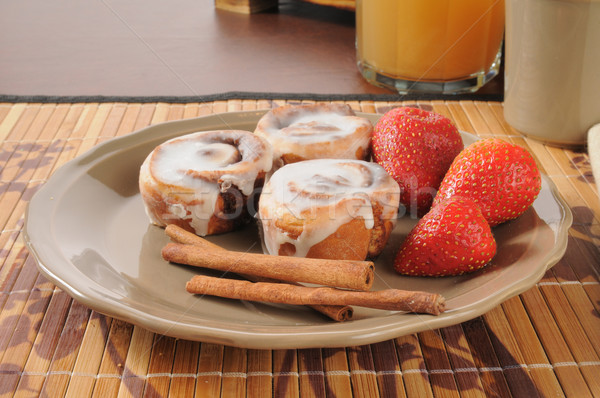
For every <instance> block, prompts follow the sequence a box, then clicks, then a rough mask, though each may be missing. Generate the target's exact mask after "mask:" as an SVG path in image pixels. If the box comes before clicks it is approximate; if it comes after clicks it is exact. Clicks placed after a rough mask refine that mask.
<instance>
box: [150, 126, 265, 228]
mask: <svg viewBox="0 0 600 398" xmlns="http://www.w3.org/2000/svg"><path fill="white" fill-rule="evenodd" d="M272 153H273V152H272V148H271V146H270V144H269V143H268V142H267V141H265V140H264V139H262V138H261V137H258V136H255V135H254V134H252V133H251V132H248V131H241V130H219V131H205V132H197V133H192V134H188V135H184V136H181V137H177V138H173V139H171V140H169V141H166V142H164V143H163V144H161V145H159V146H157V147H156V148H155V149H154V150H153V151H152V152H151V153H150V154H149V155H148V156H147V157H146V159H145V161H144V163H143V164H142V166H141V168H140V176H139V188H140V193H141V195H142V199H143V201H144V205H145V209H146V213H147V214H148V217H149V218H150V221H151V222H152V223H153V224H156V225H159V226H166V225H167V224H176V225H178V226H180V227H182V228H184V229H186V230H188V231H190V232H194V233H195V234H197V235H200V236H206V235H212V234H218V233H223V232H228V231H232V230H234V229H236V228H238V227H239V226H241V225H243V224H245V223H247V222H248V221H249V220H250V219H251V216H252V214H249V212H248V207H249V206H248V205H249V204H252V203H253V201H254V200H255V196H257V195H258V190H257V189H258V188H262V185H263V183H264V179H265V175H266V173H267V172H268V171H270V169H271V167H272V156H273V155H272Z"/></svg>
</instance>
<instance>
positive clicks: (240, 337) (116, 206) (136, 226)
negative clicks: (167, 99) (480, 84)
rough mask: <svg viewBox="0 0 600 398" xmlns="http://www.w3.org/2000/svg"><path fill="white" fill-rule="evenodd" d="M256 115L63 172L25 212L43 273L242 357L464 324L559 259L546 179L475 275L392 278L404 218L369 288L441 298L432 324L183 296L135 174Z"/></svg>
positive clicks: (112, 150)
mask: <svg viewBox="0 0 600 398" xmlns="http://www.w3.org/2000/svg"><path fill="white" fill-rule="evenodd" d="M262 114H263V112H260V111H257V112H238V113H227V114H221V115H211V116H208V117H202V118H197V119H190V120H183V121H177V122H169V123H164V124H160V125H155V126H151V127H148V128H145V129H143V130H140V131H138V132H135V133H132V134H130V135H128V136H125V137H121V138H116V139H114V140H111V141H108V142H105V143H103V144H101V145H99V146H97V147H96V148H94V149H92V150H91V151H90V152H88V153H86V154H84V155H83V156H81V157H79V158H77V159H75V160H73V161H71V162H69V163H68V164H66V165H65V166H63V167H62V168H61V169H60V170H58V171H57V172H56V173H55V174H54V175H53V176H52V177H51V178H50V180H49V181H48V182H47V183H46V184H45V185H44V186H43V187H42V188H41V189H40V190H39V191H38V192H37V194H36V195H35V197H34V198H33V199H32V200H31V202H30V204H29V207H28V211H27V218H26V225H25V235H26V240H27V244H28V246H29V248H30V250H31V252H32V253H33V254H34V255H35V257H36V258H37V260H38V263H39V268H40V270H41V272H42V273H43V274H44V275H45V276H46V277H47V278H49V279H50V280H51V281H52V282H53V283H55V284H56V285H57V286H59V287H60V288H61V289H63V290H65V291H66V292H67V293H69V294H70V295H71V296H73V297H74V298H75V299H76V300H78V301H80V302H83V303H84V304H86V305H87V306H89V307H90V308H92V309H94V310H97V311H99V312H101V313H104V314H106V315H109V316H113V317H116V318H120V319H123V320H126V321H129V322H131V323H134V324H137V325H141V326H143V327H145V328H147V329H150V330H152V331H154V332H157V333H161V334H165V335H169V336H174V337H179V338H184V339H190V340H199V341H205V342H213V343H220V344H226V345H232V346H240V347H247V348H265V349H279V348H305V347H335V346H351V345H361V344H368V343H373V342H378V341H383V340H387V339H390V338H394V337H398V336H401V335H405V334H409V333H414V332H418V331H422V330H425V329H435V328H439V327H443V326H448V325H452V324H456V323H459V322H462V321H465V320H468V319H472V318H474V317H476V316H479V315H481V314H483V313H485V312H486V311H488V310H490V309H491V308H493V307H494V306H496V305H498V304H500V303H501V302H502V301H504V300H506V299H508V298H509V297H512V296H514V295H517V294H519V293H521V292H523V291H525V290H526V289H528V288H529V287H531V286H533V285H534V284H535V283H536V282H537V281H538V280H540V278H541V277H542V276H543V274H544V272H545V271H546V270H547V269H548V268H549V267H551V266H552V265H554V264H555V263H556V262H557V261H558V260H559V259H560V258H561V257H562V255H563V254H564V252H565V249H566V245H567V230H568V228H569V226H570V225H571V220H572V215H571V213H570V211H569V209H568V207H567V205H566V204H565V202H564V201H563V200H562V199H561V197H560V195H559V194H558V192H557V190H556V188H555V186H554V185H553V184H552V182H551V181H549V179H548V178H546V177H544V178H543V185H542V192H541V194H540V196H539V198H538V199H537V200H536V202H535V204H534V206H533V208H531V209H529V210H528V211H527V212H526V213H525V214H524V215H522V216H521V217H520V218H519V219H517V220H514V221H512V222H509V223H507V224H505V225H501V226H499V227H497V228H495V231H494V233H495V236H496V238H497V241H498V254H497V255H496V257H495V258H494V260H493V263H492V264H491V265H489V266H488V267H487V268H485V269H484V270H482V271H480V272H476V273H474V274H470V275H467V276H460V277H452V278H441V279H430V278H407V277H402V276H399V275H396V274H395V273H394V272H393V270H392V269H391V263H392V259H393V255H394V252H395V251H396V249H397V247H398V245H399V243H400V242H401V240H402V237H403V236H404V235H405V234H406V233H407V232H408V231H409V230H410V228H411V227H412V226H413V225H414V223H415V221H414V220H413V219H411V218H410V217H408V216H407V217H404V218H402V219H401V220H400V222H399V225H398V227H397V228H396V230H395V232H394V236H393V237H392V239H391V243H390V244H389V245H388V247H387V249H386V251H385V252H384V253H383V255H382V256H381V257H380V258H379V259H378V260H377V262H376V270H377V271H376V273H377V280H376V282H375V285H374V289H382V288H389V287H393V288H400V289H413V290H427V291H433V292H438V293H441V294H443V295H444V296H445V297H446V299H447V307H448V310H447V311H446V312H445V313H444V314H442V315H440V316H430V315H416V314H407V313H399V312H390V311H383V310H369V309H364V308H355V313H354V320H352V321H350V322H345V323H335V322H333V321H330V320H329V319H327V318H324V317H323V316H322V315H320V314H318V313H315V312H313V311H312V310H310V309H307V308H305V307H301V306H285V305H270V304H264V303H255V302H243V301H237V300H227V299H221V298H216V297H198V296H193V295H190V294H188V293H187V292H186V291H185V290H184V285H185V282H186V281H187V280H189V279H190V278H191V277H192V275H194V274H195V273H198V272H202V271H201V270H199V269H197V268H196V269H194V268H191V267H186V266H180V265H174V264H169V263H167V262H165V261H163V260H162V258H161V255H160V250H161V248H162V246H163V245H164V244H166V243H167V241H168V239H167V238H166V236H165V235H164V232H163V230H162V229H160V228H157V227H154V226H151V225H149V223H148V220H147V218H146V215H145V213H144V209H143V206H142V201H141V198H140V195H139V192H138V186H137V182H138V169H139V167H140V165H141V163H142V161H143V159H144V158H145V157H146V155H147V154H148V153H149V152H150V151H151V150H152V149H153V148H154V147H155V146H156V145H158V144H159V143H161V142H163V141H165V140H166V139H168V138H171V137H174V136H177V135H181V134H185V133H190V132H193V131H198V130H213V129H226V128H231V129H245V130H250V131H252V130H253V129H254V126H255V124H256V122H257V121H258V119H259V118H260V116H261V115H262ZM364 116H366V117H369V118H370V119H371V120H373V121H375V120H377V118H378V115H364ZM463 139H464V141H465V143H466V144H469V143H471V142H473V141H474V140H475V139H476V138H475V137H474V136H473V135H470V134H467V133H463ZM212 240H213V241H214V242H216V243H218V244H220V245H222V246H224V247H226V248H229V249H233V250H241V251H247V250H250V251H259V250H260V247H261V245H260V243H259V239H258V234H257V231H256V227H255V226H249V227H248V228H246V229H245V230H243V231H240V232H237V233H231V234H225V235H221V236H217V237H214V238H212ZM207 272H208V271H207Z"/></svg>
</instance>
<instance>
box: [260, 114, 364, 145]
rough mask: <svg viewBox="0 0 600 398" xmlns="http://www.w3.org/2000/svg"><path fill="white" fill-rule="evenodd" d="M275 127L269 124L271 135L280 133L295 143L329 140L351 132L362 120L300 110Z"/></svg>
mask: <svg viewBox="0 0 600 398" xmlns="http://www.w3.org/2000/svg"><path fill="white" fill-rule="evenodd" d="M287 122H288V124H287V125H286V126H284V127H281V128H277V127H276V126H270V127H269V128H267V129H266V131H267V132H268V133H269V134H271V135H282V136H286V137H287V138H288V139H290V140H293V141H295V142H297V143H300V144H302V143H315V142H329V141H331V139H339V138H342V137H345V136H348V135H350V134H353V133H354V131H356V129H357V128H359V127H361V126H362V125H364V122H363V121H362V120H361V119H360V118H357V117H353V116H346V115H339V114H337V113H317V112H302V113H300V114H298V115H297V116H296V117H294V118H291V119H290V120H287Z"/></svg>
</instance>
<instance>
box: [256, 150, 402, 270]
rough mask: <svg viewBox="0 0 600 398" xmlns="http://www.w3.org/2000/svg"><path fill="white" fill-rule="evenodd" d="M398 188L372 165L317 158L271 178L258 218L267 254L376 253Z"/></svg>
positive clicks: (393, 213)
mask: <svg viewBox="0 0 600 398" xmlns="http://www.w3.org/2000/svg"><path fill="white" fill-rule="evenodd" d="M399 198H400V188H399V186H398V183H396V181H394V179H393V178H391V177H390V176H389V175H388V174H387V173H386V172H385V170H384V169H383V168H382V167H381V166H379V165H378V164H376V163H371V162H365V161H361V160H350V159H348V160H340V159H316V160H307V161H302V162H298V163H293V164H288V165H285V166H283V167H282V168H280V169H279V170H277V171H276V172H275V173H273V175H272V177H271V179H270V180H269V181H268V182H267V183H266V184H265V187H264V189H263V192H262V194H261V197H260V202H259V211H258V218H259V221H260V225H261V228H262V236H263V241H264V245H265V249H266V251H267V252H268V253H269V254H273V255H287V256H300V257H313V258H330V259H347V260H364V259H366V258H372V257H375V256H377V255H378V254H380V253H381V251H382V250H383V248H384V247H385V245H386V243H387V241H388V239H389V237H390V234H391V232H392V229H393V228H394V226H395V224H396V218H397V216H398V205H399Z"/></svg>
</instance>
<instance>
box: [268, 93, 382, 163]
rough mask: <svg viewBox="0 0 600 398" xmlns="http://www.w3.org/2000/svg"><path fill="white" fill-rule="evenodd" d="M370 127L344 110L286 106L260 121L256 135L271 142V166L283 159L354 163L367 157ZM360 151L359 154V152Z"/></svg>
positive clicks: (348, 109) (323, 107)
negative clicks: (272, 162) (339, 160)
mask: <svg viewBox="0 0 600 398" xmlns="http://www.w3.org/2000/svg"><path fill="white" fill-rule="evenodd" d="M371 131H372V124H371V122H370V121H369V120H367V119H365V118H362V117H358V116H356V115H355V114H354V112H353V111H352V109H351V108H350V107H344V106H333V105H330V106H318V105H308V106H288V107H283V108H276V109H274V110H272V111H270V112H268V113H267V114H265V116H263V118H261V120H260V121H259V122H258V125H257V128H256V134H259V135H262V136H264V137H265V138H266V139H267V140H269V142H271V144H272V146H273V149H274V152H273V155H274V159H275V162H279V161H280V160H281V158H282V157H283V156H284V155H287V154H294V155H297V156H300V157H301V158H303V159H323V158H336V159H356V154H357V153H361V154H362V153H367V152H368V147H369V142H370V139H371ZM359 148H362V151H359Z"/></svg>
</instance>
